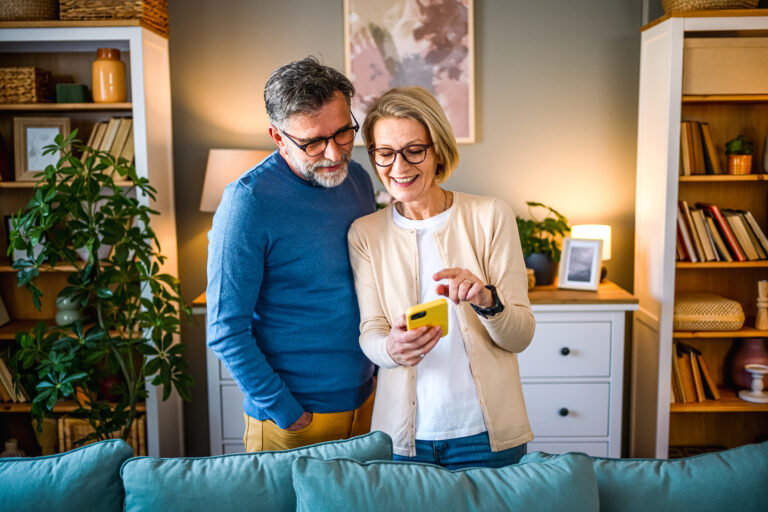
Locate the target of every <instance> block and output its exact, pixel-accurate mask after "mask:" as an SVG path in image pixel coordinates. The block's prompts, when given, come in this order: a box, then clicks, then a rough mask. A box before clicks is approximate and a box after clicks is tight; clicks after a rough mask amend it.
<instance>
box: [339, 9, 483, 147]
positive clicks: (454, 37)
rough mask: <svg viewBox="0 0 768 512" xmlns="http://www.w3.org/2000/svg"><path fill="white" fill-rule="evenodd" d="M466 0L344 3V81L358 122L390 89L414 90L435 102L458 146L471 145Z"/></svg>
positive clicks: (469, 13) (470, 23)
mask: <svg viewBox="0 0 768 512" xmlns="http://www.w3.org/2000/svg"><path fill="white" fill-rule="evenodd" d="M472 7H473V5H472V0H392V1H386V2H382V1H381V0H345V2H344V15H345V17H344V21H345V24H344V26H345V43H346V44H345V57H346V72H347V76H348V77H349V78H350V79H351V80H352V83H354V85H355V89H356V91H357V92H356V94H355V96H354V98H353V99H352V111H353V113H354V114H355V117H357V118H358V119H360V121H361V122H362V120H363V119H364V118H365V112H366V111H367V110H368V107H370V105H371V104H372V103H373V102H374V101H375V100H376V98H378V97H379V96H380V95H381V93H383V92H384V91H386V90H387V89H389V88H391V87H400V86H410V85H418V86H421V87H424V88H426V89H427V90H429V91H430V92H431V93H432V94H433V95H434V96H435V97H436V98H437V100H438V101H439V102H440V104H441V105H442V107H443V109H445V113H446V115H447V116H448V120H449V121H450V122H451V126H452V127H453V131H454V135H455V136H456V140H457V141H458V142H474V141H475V119H474V118H475V116H474V107H475V105H474V48H473V44H472V40H473V18H472V10H473V9H472Z"/></svg>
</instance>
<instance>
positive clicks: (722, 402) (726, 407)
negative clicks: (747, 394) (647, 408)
mask: <svg viewBox="0 0 768 512" xmlns="http://www.w3.org/2000/svg"><path fill="white" fill-rule="evenodd" d="M718 389H719V391H720V399H719V400H704V401H703V402H691V403H688V404H679V403H674V404H670V406H669V412H671V413H697V412H768V404H755V403H752V402H745V401H744V400H742V399H741V398H739V396H738V394H737V392H736V391H735V390H733V389H729V388H718Z"/></svg>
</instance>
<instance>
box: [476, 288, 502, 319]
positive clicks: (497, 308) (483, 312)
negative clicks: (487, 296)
mask: <svg viewBox="0 0 768 512" xmlns="http://www.w3.org/2000/svg"><path fill="white" fill-rule="evenodd" d="M485 287H486V288H488V289H489V290H491V297H492V298H493V306H491V307H489V308H481V307H479V306H475V305H474V304H470V306H472V309H474V310H475V313H477V314H478V315H480V316H481V317H483V318H490V317H492V316H494V315H498V314H499V313H501V312H502V311H504V304H502V303H501V300H500V299H499V294H498V293H497V292H496V287H495V286H493V285H492V284H487V285H485Z"/></svg>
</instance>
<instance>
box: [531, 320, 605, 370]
mask: <svg viewBox="0 0 768 512" xmlns="http://www.w3.org/2000/svg"><path fill="white" fill-rule="evenodd" d="M518 361H519V362H520V376H521V377H608V376H609V375H610V373H611V322H541V323H537V324H536V333H535V334H534V335H533V340H532V341H531V344H530V345H529V346H528V348H526V349H525V350H524V351H523V352H522V353H520V354H518Z"/></svg>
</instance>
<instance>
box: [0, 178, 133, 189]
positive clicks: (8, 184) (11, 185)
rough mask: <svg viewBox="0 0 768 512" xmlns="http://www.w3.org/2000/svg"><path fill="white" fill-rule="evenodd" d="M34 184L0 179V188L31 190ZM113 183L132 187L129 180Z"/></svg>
mask: <svg viewBox="0 0 768 512" xmlns="http://www.w3.org/2000/svg"><path fill="white" fill-rule="evenodd" d="M36 185H37V182H34V181H0V189H3V188H7V189H20V188H28V189H30V190H31V189H33V188H35V186H36ZM115 185H117V186H118V187H122V188H126V187H132V186H133V185H134V183H133V181H131V180H119V181H116V182H115Z"/></svg>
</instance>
